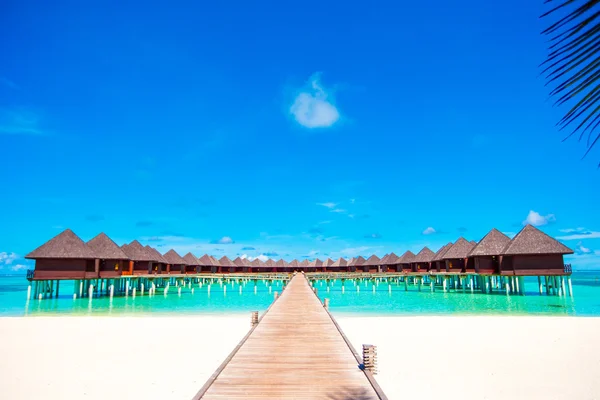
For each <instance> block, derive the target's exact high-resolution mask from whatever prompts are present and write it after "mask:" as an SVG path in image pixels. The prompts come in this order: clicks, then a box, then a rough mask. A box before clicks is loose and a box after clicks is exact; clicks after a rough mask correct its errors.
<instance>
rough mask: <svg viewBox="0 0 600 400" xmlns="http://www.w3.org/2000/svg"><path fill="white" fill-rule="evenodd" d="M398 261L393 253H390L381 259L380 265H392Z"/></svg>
mask: <svg viewBox="0 0 600 400" xmlns="http://www.w3.org/2000/svg"><path fill="white" fill-rule="evenodd" d="M396 261H398V256H397V255H396V254H394V253H390V254H388V255H387V256H385V257H383V258H382V259H381V261H379V262H380V263H381V265H394V264H396Z"/></svg>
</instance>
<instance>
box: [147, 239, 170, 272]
mask: <svg viewBox="0 0 600 400" xmlns="http://www.w3.org/2000/svg"><path fill="white" fill-rule="evenodd" d="M145 249H146V251H148V252H150V254H151V255H153V256H154V258H153V259H152V263H151V265H150V272H151V273H152V274H163V273H164V274H166V273H167V264H168V262H167V260H165V258H164V257H163V256H162V254H160V252H159V251H158V250H156V249H155V248H154V247H151V246H149V245H146V246H145Z"/></svg>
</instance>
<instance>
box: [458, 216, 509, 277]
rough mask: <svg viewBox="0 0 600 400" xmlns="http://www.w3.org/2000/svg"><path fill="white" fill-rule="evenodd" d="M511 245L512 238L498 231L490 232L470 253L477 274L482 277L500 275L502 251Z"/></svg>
mask: <svg viewBox="0 0 600 400" xmlns="http://www.w3.org/2000/svg"><path fill="white" fill-rule="evenodd" d="M509 243H510V238H509V237H508V236H506V235H505V234H504V233H502V232H500V231H499V230H498V229H496V228H494V229H492V230H491V231H489V232H488V234H487V235H485V236H484V237H483V239H481V241H480V242H479V243H478V244H477V245H476V246H475V247H473V248H472V249H471V251H470V252H469V255H468V257H469V261H470V260H473V261H472V262H473V267H474V270H475V272H476V273H478V274H482V275H492V274H500V261H501V259H502V256H501V254H502V251H503V250H504V249H505V248H506V246H508V244H509Z"/></svg>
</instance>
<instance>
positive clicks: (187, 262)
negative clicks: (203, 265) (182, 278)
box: [183, 253, 200, 266]
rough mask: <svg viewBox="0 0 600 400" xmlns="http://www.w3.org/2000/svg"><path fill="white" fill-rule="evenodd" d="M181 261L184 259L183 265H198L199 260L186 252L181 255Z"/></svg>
mask: <svg viewBox="0 0 600 400" xmlns="http://www.w3.org/2000/svg"><path fill="white" fill-rule="evenodd" d="M183 261H185V265H192V266H196V265H200V260H198V258H196V256H195V255H193V254H192V253H187V254H186V255H185V256H183Z"/></svg>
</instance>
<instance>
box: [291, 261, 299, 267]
mask: <svg viewBox="0 0 600 400" xmlns="http://www.w3.org/2000/svg"><path fill="white" fill-rule="evenodd" d="M288 265H289V266H290V267H292V268H298V267H299V266H300V263H299V262H298V260H292V261H290V263H289V264H288Z"/></svg>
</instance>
